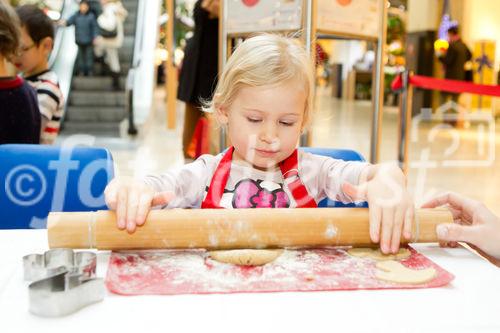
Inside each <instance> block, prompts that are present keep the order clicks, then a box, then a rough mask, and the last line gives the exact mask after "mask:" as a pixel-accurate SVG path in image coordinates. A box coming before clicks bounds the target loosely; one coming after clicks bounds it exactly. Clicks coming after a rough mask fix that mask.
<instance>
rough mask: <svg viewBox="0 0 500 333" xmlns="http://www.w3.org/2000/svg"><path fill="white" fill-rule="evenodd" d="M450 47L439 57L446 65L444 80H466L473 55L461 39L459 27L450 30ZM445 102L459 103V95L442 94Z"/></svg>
mask: <svg viewBox="0 0 500 333" xmlns="http://www.w3.org/2000/svg"><path fill="white" fill-rule="evenodd" d="M448 40H449V47H448V51H447V52H446V54H445V55H443V56H441V57H439V61H441V62H442V63H443V65H444V78H445V79H449V80H459V81H464V80H465V68H464V66H465V63H466V62H467V61H469V60H471V58H472V53H471V52H470V50H469V48H468V47H467V45H465V43H464V42H463V41H462V39H461V38H460V35H459V34H458V27H456V26H455V27H451V28H450V29H448ZM441 94H442V96H443V95H444V96H443V99H444V102H446V101H448V100H450V99H452V100H453V101H454V102H458V97H459V94H453V93H444V94H443V93H441Z"/></svg>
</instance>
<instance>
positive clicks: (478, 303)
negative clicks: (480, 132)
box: [0, 230, 500, 333]
mask: <svg viewBox="0 0 500 333" xmlns="http://www.w3.org/2000/svg"><path fill="white" fill-rule="evenodd" d="M414 247H415V248H416V249H417V250H418V251H419V252H421V253H423V254H424V255H426V256H427V257H428V258H430V259H431V260H433V261H434V262H436V263H437V264H439V265H440V266H441V267H443V268H445V269H446V270H448V271H449V272H451V273H453V274H454V275H455V280H453V281H452V283H451V284H450V285H448V286H447V287H444V288H437V289H415V290H378V291H363V290H360V291H336V292H302V293H264V294H229V295H181V296H118V295H114V294H111V293H109V294H108V295H107V296H106V298H105V299H104V301H103V302H100V303H97V304H94V305H91V306H89V307H87V308H85V309H83V310H81V311H79V312H77V313H75V314H72V315H69V316H67V317H63V318H54V319H47V318H39V317H36V316H34V315H32V314H30V313H29V312H28V292H27V283H26V282H24V281H23V272H22V259H21V258H22V256H23V255H26V254H29V253H42V252H44V251H46V250H47V249H48V246H47V231H46V230H0V250H1V252H0V259H1V261H0V332H2V333H10V332H33V333H38V332H65V333H68V332H69V333H73V332H87V333H88V332H93V331H94V330H95V332H112V333H120V332H137V333H139V332H141V333H142V332H145V333H150V332H194V331H196V332H207V331H214V332H219V333H221V332H231V333H236V332H238V333H239V332H254V333H257V332H500V269H499V268H497V267H495V266H493V265H491V264H490V263H488V262H486V261H484V260H483V259H482V258H480V257H477V256H476V255H475V254H473V253H470V252H469V251H467V250H466V249H463V248H457V249H441V248H439V247H438V246H437V245H436V244H418V245H415V246H414ZM108 258H109V252H99V253H98V269H97V275H98V276H100V277H104V276H105V273H106V269H107V260H108Z"/></svg>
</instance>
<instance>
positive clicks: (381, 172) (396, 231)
mask: <svg viewBox="0 0 500 333" xmlns="http://www.w3.org/2000/svg"><path fill="white" fill-rule="evenodd" d="M343 190H344V192H345V193H346V194H347V195H349V196H350V197H351V198H353V199H355V200H364V201H368V205H369V207H370V208H369V212H370V238H371V239H372V241H373V242H375V243H378V242H380V249H381V251H382V252H383V253H386V254H387V253H390V252H392V253H396V252H398V250H399V244H400V241H401V234H402V235H403V236H404V237H405V238H406V239H407V240H410V239H411V237H412V234H411V232H412V224H413V218H414V215H415V207H414V204H413V200H412V199H411V197H410V195H409V193H408V191H407V189H406V177H405V175H404V174H403V172H402V171H401V169H400V168H399V167H398V166H396V165H394V164H378V165H371V166H369V167H368V168H367V169H366V170H365V172H363V174H362V175H361V177H360V184H359V185H357V186H355V185H352V184H349V183H345V184H344V185H343Z"/></svg>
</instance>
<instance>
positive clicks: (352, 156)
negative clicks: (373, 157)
mask: <svg viewBox="0 0 500 333" xmlns="http://www.w3.org/2000/svg"><path fill="white" fill-rule="evenodd" d="M299 149H300V150H302V151H305V152H308V153H311V154H316V155H321V156H327V157H331V158H335V159H337V160H344V161H363V162H364V161H365V159H364V157H363V156H362V155H361V154H360V153H358V152H357V151H354V150H350V149H334V148H312V147H300V148H299ZM318 207H363V208H366V207H368V203H366V202H353V203H348V204H345V203H342V202H340V201H334V200H331V199H329V198H325V199H323V200H321V201H320V202H319V203H318Z"/></svg>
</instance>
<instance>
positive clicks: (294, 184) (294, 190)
mask: <svg viewBox="0 0 500 333" xmlns="http://www.w3.org/2000/svg"><path fill="white" fill-rule="evenodd" d="M233 152H234V147H230V148H229V149H228V150H227V152H226V153H225V154H224V156H223V157H222V159H221V161H220V162H219V165H218V166H217V169H215V173H214V175H213V177H212V180H211V181H210V186H209V188H208V191H207V196H206V198H205V200H203V202H202V203H201V208H224V207H221V206H220V200H221V198H222V195H223V194H224V189H225V188H226V184H227V180H228V178H229V173H230V171H231V161H232V160H233ZM279 166H280V169H281V174H282V175H283V179H284V180H289V182H288V189H289V190H290V193H291V194H292V196H293V199H294V200H295V202H296V203H297V208H316V207H318V206H317V204H316V201H314V199H313V198H312V197H311V196H310V195H309V193H308V192H307V189H306V187H305V186H304V184H303V183H302V181H301V180H300V177H299V171H298V151H297V149H295V150H294V151H293V153H292V155H290V156H289V157H288V158H287V159H285V160H284V161H282V162H280V164H279ZM292 179H293V180H292Z"/></svg>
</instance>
